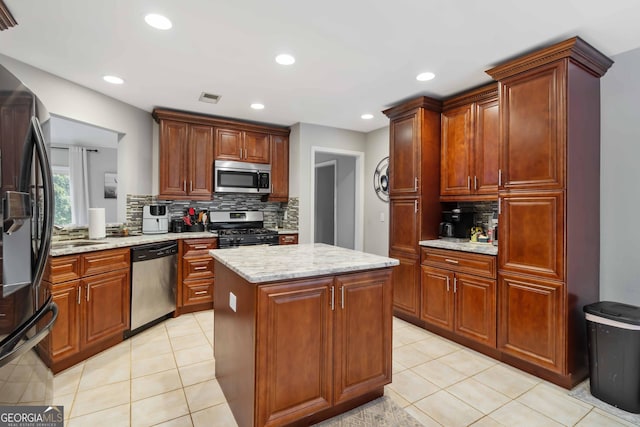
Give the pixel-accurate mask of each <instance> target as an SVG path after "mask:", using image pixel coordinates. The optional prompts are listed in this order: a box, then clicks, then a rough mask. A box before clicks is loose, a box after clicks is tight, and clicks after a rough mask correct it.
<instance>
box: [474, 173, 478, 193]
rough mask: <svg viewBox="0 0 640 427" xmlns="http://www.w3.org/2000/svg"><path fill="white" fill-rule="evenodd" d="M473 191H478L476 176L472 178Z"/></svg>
mask: <svg viewBox="0 0 640 427" xmlns="http://www.w3.org/2000/svg"><path fill="white" fill-rule="evenodd" d="M473 189H474V190H477V189H478V176H474V177H473Z"/></svg>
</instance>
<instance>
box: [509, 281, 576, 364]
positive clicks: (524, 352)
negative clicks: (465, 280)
mask: <svg viewBox="0 0 640 427" xmlns="http://www.w3.org/2000/svg"><path fill="white" fill-rule="evenodd" d="M498 293H499V295H500V302H499V304H500V307H499V311H500V325H499V329H498V330H499V331H500V333H499V336H498V348H499V349H500V350H502V351H503V352H504V353H507V354H510V355H512V356H516V357H517V358H519V359H522V360H526V361H528V362H532V363H534V364H536V365H538V366H542V367H545V368H547V369H549V370H552V371H557V372H562V370H563V369H564V361H565V354H564V352H565V345H564V342H565V337H564V335H563V331H565V329H566V327H567V325H566V324H565V323H566V322H565V321H564V318H565V317H564V316H565V314H564V311H563V307H565V305H566V302H565V301H564V285H563V284H562V283H559V282H554V281H551V280H544V279H539V278H532V277H525V276H518V275H509V274H502V273H501V274H500V278H499V292H498Z"/></svg>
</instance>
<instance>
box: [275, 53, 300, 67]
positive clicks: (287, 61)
mask: <svg viewBox="0 0 640 427" xmlns="http://www.w3.org/2000/svg"><path fill="white" fill-rule="evenodd" d="M276 62H277V63H278V64H280V65H291V64H293V63H294V62H296V58H294V57H293V56H291V55H288V54H286V53H283V54H280V55H278V56H276Z"/></svg>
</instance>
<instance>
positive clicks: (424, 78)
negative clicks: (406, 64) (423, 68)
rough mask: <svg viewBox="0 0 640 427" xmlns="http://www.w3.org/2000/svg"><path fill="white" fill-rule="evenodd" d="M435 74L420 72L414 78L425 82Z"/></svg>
mask: <svg viewBox="0 0 640 427" xmlns="http://www.w3.org/2000/svg"><path fill="white" fill-rule="evenodd" d="M435 76H436V75H435V74H433V73H429V72H427V73H420V74H418V75H417V76H416V80H418V81H421V82H426V81H427V80H432V79H433V78H434V77H435Z"/></svg>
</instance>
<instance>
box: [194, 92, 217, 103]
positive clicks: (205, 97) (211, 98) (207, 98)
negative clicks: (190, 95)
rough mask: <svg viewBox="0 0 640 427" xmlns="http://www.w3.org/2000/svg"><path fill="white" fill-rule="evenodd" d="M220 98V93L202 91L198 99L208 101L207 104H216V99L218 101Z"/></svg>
mask: <svg viewBox="0 0 640 427" xmlns="http://www.w3.org/2000/svg"><path fill="white" fill-rule="evenodd" d="M220 98H222V96H221V95H215V94H213V93H207V92H202V93H201V94H200V98H199V101H201V102H208V103H209V104H217V103H218V101H220Z"/></svg>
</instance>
